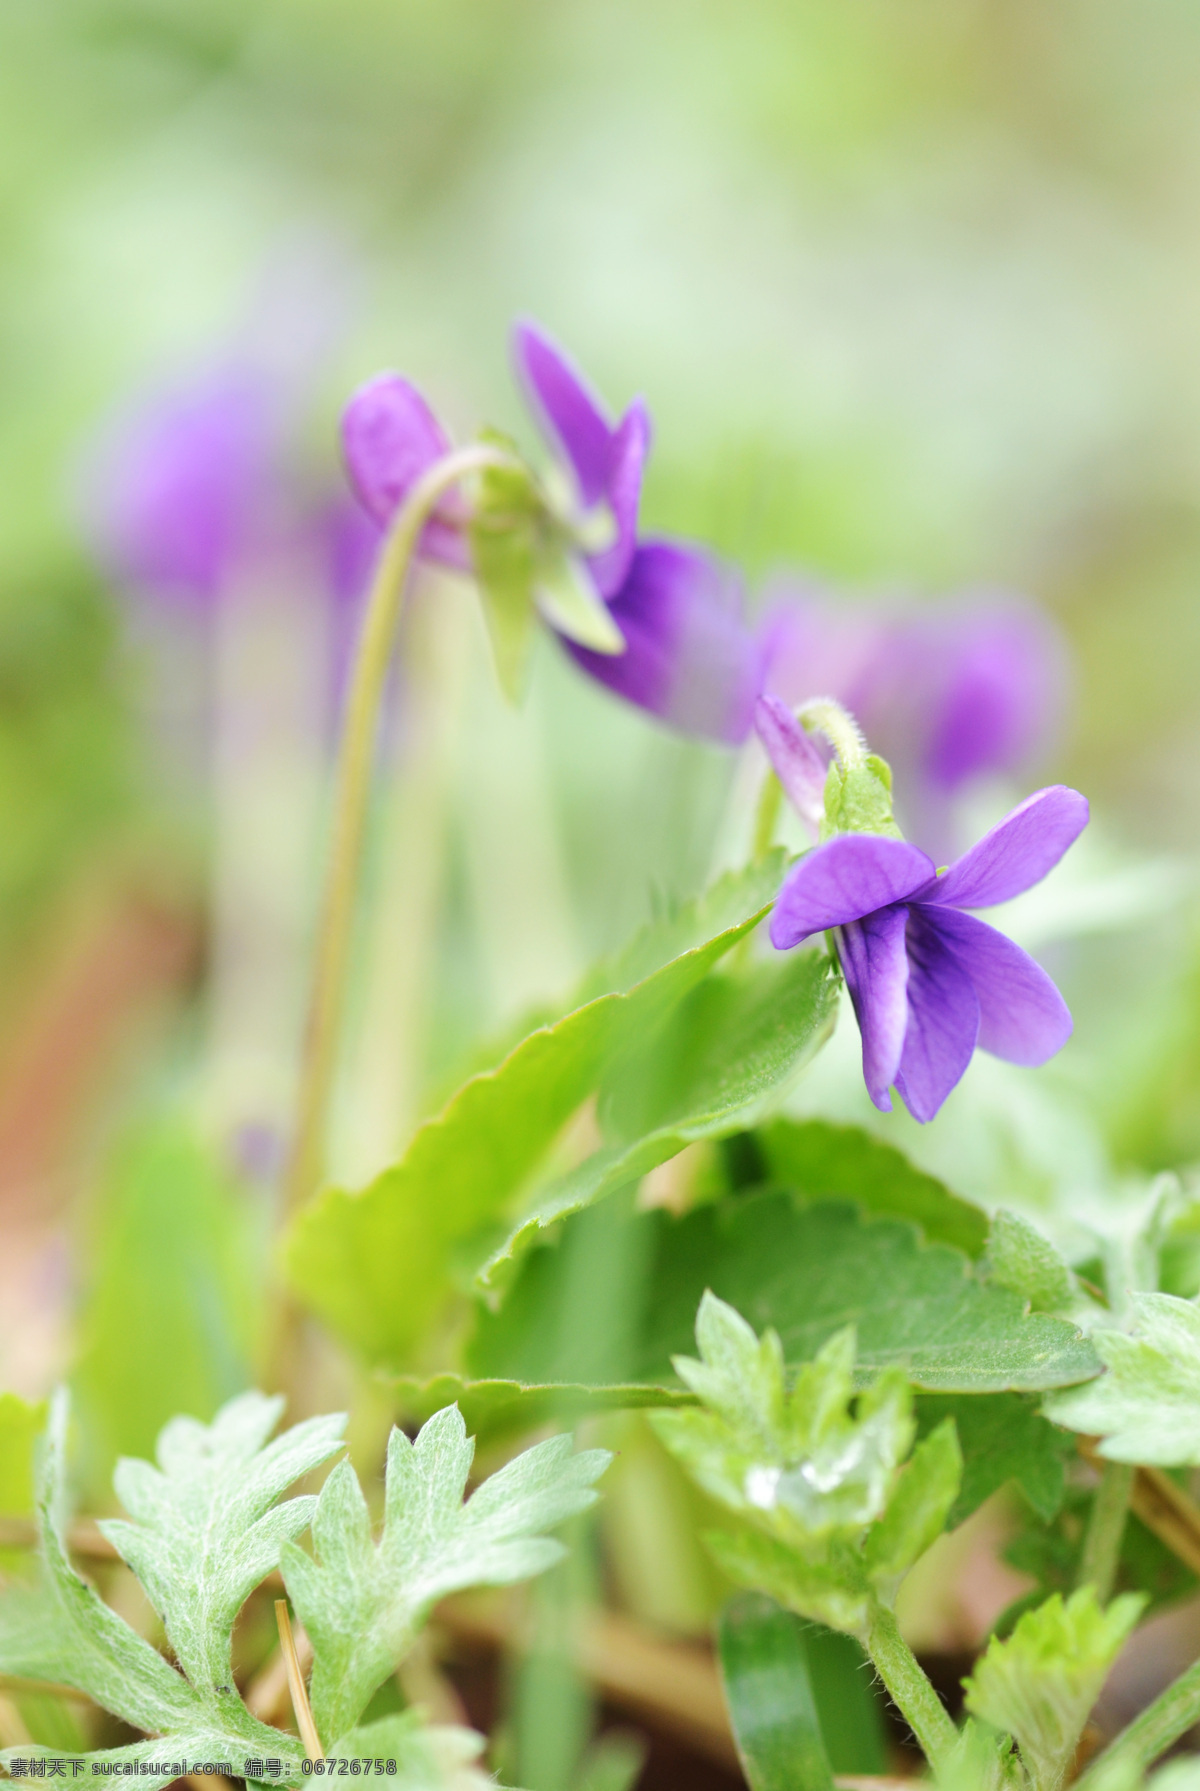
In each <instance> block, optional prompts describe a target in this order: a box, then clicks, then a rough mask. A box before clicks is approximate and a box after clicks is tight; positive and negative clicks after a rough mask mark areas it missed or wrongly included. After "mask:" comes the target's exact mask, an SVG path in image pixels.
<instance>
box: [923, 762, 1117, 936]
mask: <svg viewBox="0 0 1200 1791" xmlns="http://www.w3.org/2000/svg"><path fill="white" fill-rule="evenodd" d="M1087 822H1088V805H1087V798H1086V797H1084V796H1081V795H1080V794H1079V791H1078V790H1069V789H1068V788H1067V787H1066V785H1065V784H1051V785H1050V787H1049V789H1046V790H1037V791H1035V792H1034V794H1033V795H1032V796H1027V797H1026V799H1025V801H1024V802H1022V803H1021V804H1020V805H1019V807H1017V808H1014V809H1013V811H1012V813H1011V814H1009V815H1005V817H1004V819H1003V821H1001V822H999V823H998V824H997V825H996V826H995V827H993V828H992V830H991V832H990V833H985V834H984V836H983V838H982V839H981V840H980V841H979V844H978V845H977V846H972V847H971V850H970V851H969V852H964V853H963V855H962V857H961V858H960V859H959V860H958V861H957V863H955V864H952V865H951V866H950V869H949V870H948V871H947V872H946V874H945V876H944V877H938V878H937V879H936V881H935V882H933V883H931V884H930V885H929V887H928V889H923V890H921V891H919V898H918V899H919V900H920V901H922V902H931V903H937V904H938V905H939V906H941V905H944V904H952V905H953V906H954V907H956V908H990V907H992V906H993V905H994V904H995V903H996V902H1007V901H1010V900H1011V899H1012V897H1013V896H1018V895H1020V894H1021V893H1022V892H1023V891H1024V890H1026V889H1031V888H1032V887H1033V885H1034V884H1035V883H1040V882H1041V880H1042V878H1043V877H1044V876H1045V875H1046V873H1047V871H1052V870H1053V869H1054V866H1055V865H1056V864H1057V863H1058V861H1059V859H1060V858H1061V857H1062V855H1063V853H1064V852H1065V851H1066V850H1067V847H1068V846H1070V845H1073V844H1074V842H1075V841H1076V840H1077V839H1078V838H1079V835H1080V834H1081V833H1082V832H1083V830H1084V828H1085V827H1086V826H1087Z"/></svg>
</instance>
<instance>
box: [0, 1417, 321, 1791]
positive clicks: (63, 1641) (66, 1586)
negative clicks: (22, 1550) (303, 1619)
mask: <svg viewBox="0 0 1200 1791" xmlns="http://www.w3.org/2000/svg"><path fill="white" fill-rule="evenodd" d="M66 1425H67V1402H66V1398H65V1395H61V1394H60V1395H58V1396H56V1398H55V1399H54V1401H53V1402H52V1404H51V1408H50V1423H49V1428H48V1431H47V1435H46V1438H45V1440H44V1443H43V1447H42V1452H41V1464H40V1469H39V1484H38V1509H39V1522H40V1530H41V1539H42V1550H43V1557H44V1574H43V1579H42V1581H41V1583H40V1585H39V1586H37V1587H28V1586H22V1585H16V1586H11V1587H7V1588H5V1590H4V1591H3V1593H2V1594H0V1671H3V1672H7V1673H14V1674H19V1675H21V1676H22V1677H28V1678H35V1679H47V1680H53V1681H56V1682H57V1683H59V1684H61V1685H70V1686H74V1687H75V1688H76V1689H77V1690H79V1691H82V1692H85V1693H86V1694H87V1695H88V1697H90V1698H91V1699H93V1701H94V1702H95V1703H97V1704H100V1705H102V1706H103V1707H104V1708H105V1709H106V1710H110V1711H112V1713H113V1714H114V1715H115V1716H119V1717H121V1718H122V1719H123V1720H124V1721H125V1722H127V1723H129V1724H130V1725H131V1726H132V1727H134V1728H137V1729H142V1730H146V1731H149V1732H150V1733H151V1734H153V1735H155V1736H157V1737H159V1739H156V1740H151V1741H145V1742H136V1743H134V1744H132V1745H131V1746H129V1747H123V1748H114V1749H106V1750H102V1751H101V1752H99V1753H94V1754H86V1755H82V1756H69V1755H68V1756H63V1755H62V1754H61V1751H60V1750H59V1749H58V1748H53V1749H50V1748H46V1747H30V1746H29V1745H28V1744H26V1745H25V1746H24V1747H18V1748H10V1749H8V1750H6V1751H5V1752H3V1753H0V1763H3V1764H4V1765H5V1766H7V1767H10V1768H11V1763H12V1761H13V1759H14V1758H20V1757H32V1756H42V1757H44V1756H46V1755H47V1754H53V1755H55V1756H56V1757H67V1758H74V1757H78V1758H80V1759H81V1760H82V1761H83V1762H84V1770H85V1771H86V1770H87V1769H88V1763H90V1762H93V1761H94V1762H97V1763H101V1762H106V1761H107V1762H122V1761H137V1762H141V1761H163V1762H167V1763H172V1762H173V1763H174V1764H171V1765H170V1769H169V1770H166V1771H164V1772H162V1773H160V1774H154V1773H149V1774H145V1775H142V1774H139V1782H140V1783H141V1784H143V1785H145V1786H146V1787H147V1791H155V1788H156V1787H159V1786H162V1785H166V1784H168V1783H170V1781H171V1780H172V1779H174V1778H176V1777H179V1776H180V1767H179V1764H178V1763H179V1762H180V1761H183V1762H184V1763H185V1764H184V1767H183V1770H184V1771H191V1770H192V1768H193V1766H194V1765H195V1764H196V1763H197V1762H203V1761H210V1760H221V1761H226V1762H232V1763H233V1764H232V1770H233V1771H238V1770H240V1768H239V1767H238V1765H237V1762H238V1761H239V1760H240V1759H241V1757H242V1756H243V1755H244V1754H245V1753H247V1752H249V1753H254V1754H262V1753H264V1752H266V1753H267V1754H270V1755H274V1756H278V1757H280V1758H281V1759H282V1760H283V1762H284V1763H285V1766H286V1768H287V1773H288V1778H289V1781H291V1780H295V1782H297V1783H298V1782H299V1765H300V1763H299V1757H298V1756H297V1755H296V1754H295V1753H294V1752H293V1749H294V1747H295V1744H294V1742H293V1740H292V1738H291V1737H290V1736H285V1735H281V1734H280V1733H279V1731H278V1730H275V1729H269V1728H267V1727H266V1726H265V1725H264V1724H262V1723H260V1722H258V1721H256V1719H255V1718H254V1717H252V1716H251V1715H250V1713H249V1711H248V1710H247V1709H246V1708H245V1706H244V1705H243V1704H242V1702H241V1700H240V1698H238V1696H237V1694H236V1692H233V1691H232V1688H230V1690H229V1694H228V1696H224V1697H220V1698H214V1697H213V1696H211V1695H207V1696H206V1695H202V1693H201V1691H200V1690H198V1689H197V1688H196V1687H195V1686H193V1685H192V1684H191V1683H190V1682H189V1681H188V1680H187V1679H186V1678H185V1677H184V1676H183V1674H181V1673H178V1672H176V1671H175V1669H174V1668H173V1667H171V1666H169V1665H168V1663H167V1662H166V1661H165V1660H164V1659H163V1657H162V1655H161V1654H158V1653H157V1652H156V1651H155V1650H154V1649H153V1648H152V1647H151V1646H150V1644H149V1643H148V1642H145V1641H143V1639H142V1637H141V1636H139V1635H138V1634H137V1633H136V1631H135V1630H133V1629H132V1628H131V1627H130V1626H129V1624H128V1623H126V1621H125V1619H124V1618H123V1617H120V1616H118V1615H117V1613H116V1612H115V1611H113V1610H110V1609H109V1607H108V1606H107V1605H106V1604H104V1602H103V1601H102V1600H101V1599H100V1598H99V1597H98V1596H97V1594H96V1592H95V1591H94V1589H93V1588H92V1587H91V1586H89V1585H88V1584H87V1583H86V1581H84V1580H82V1579H81V1578H80V1577H79V1575H78V1574H77V1573H76V1572H75V1571H74V1569H73V1568H72V1567H71V1564H70V1562H69V1560H68V1559H67V1553H66V1546H65V1543H64V1540H63V1533H62V1527H61V1526H62V1509H63V1504H64V1493H65V1488H64V1456H65V1448H66Z"/></svg>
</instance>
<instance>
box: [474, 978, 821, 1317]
mask: <svg viewBox="0 0 1200 1791" xmlns="http://www.w3.org/2000/svg"><path fill="white" fill-rule="evenodd" d="M836 1007H837V984H836V979H835V976H834V972H833V969H832V966H831V964H830V962H829V959H828V958H827V957H826V956H825V955H824V953H823V952H816V951H810V952H797V953H795V954H793V955H790V956H787V957H781V958H780V959H777V960H776V961H774V962H768V963H767V964H764V965H761V966H758V967H757V968H756V969H755V970H753V971H752V972H750V973H748V974H744V975H741V976H728V975H717V976H711V977H709V978H708V979H707V980H706V981H705V982H703V983H701V984H700V986H699V987H698V988H696V989H694V990H693V991H692V993H691V994H690V995H689V996H688V997H687V998H686V1000H684V1001H683V1002H681V1003H680V1005H679V1007H678V1008H677V1009H676V1011H675V1012H674V1014H672V1016H671V1018H670V1020H669V1021H668V1022H667V1024H666V1026H665V1027H664V1028H663V1029H662V1030H661V1031H660V1032H659V1033H656V1034H655V1035H654V1036H653V1038H652V1039H651V1040H650V1041H649V1043H648V1045H647V1046H646V1048H645V1050H643V1051H639V1052H633V1053H630V1055H629V1056H628V1057H627V1058H625V1059H623V1060H622V1061H620V1062H619V1063H618V1064H617V1065H615V1066H614V1071H613V1073H612V1075H611V1076H610V1078H609V1080H608V1084H607V1086H606V1087H605V1088H604V1089H602V1091H601V1106H600V1117H601V1126H602V1130H603V1131H604V1133H605V1135H606V1137H607V1138H609V1139H610V1140H611V1142H607V1143H605V1144H604V1145H603V1146H602V1147H601V1149H599V1150H597V1151H594V1152H593V1153H592V1155H591V1156H590V1157H588V1158H587V1159H586V1161H585V1162H583V1163H581V1164H580V1165H579V1167H578V1168H577V1169H574V1170H572V1171H571V1172H570V1173H569V1174H567V1175H564V1176H562V1177H560V1178H559V1180H558V1181H556V1182H553V1183H551V1184H550V1186H549V1187H548V1188H547V1189H545V1191H544V1192H543V1193H542V1195H541V1196H540V1198H539V1199H538V1201H537V1203H536V1205H535V1206H534V1207H532V1208H531V1209H530V1210H529V1211H528V1212H527V1213H525V1215H524V1216H523V1217H522V1219H521V1221H520V1223H519V1224H518V1225H516V1226H515V1227H514V1228H513V1229H512V1231H510V1233H509V1235H508V1236H507V1237H506V1238H505V1240H504V1242H503V1243H502V1244H501V1246H500V1248H499V1249H498V1250H496V1251H495V1252H494V1253H493V1254H492V1255H491V1256H490V1257H489V1258H488V1260H487V1262H486V1263H485V1264H484V1265H483V1267H482V1269H481V1270H480V1274H479V1283H480V1285H481V1286H482V1287H483V1288H485V1289H490V1288H492V1287H494V1286H495V1285H496V1284H497V1283H498V1282H499V1283H500V1284H501V1285H502V1284H503V1282H504V1281H505V1280H507V1279H509V1278H511V1275H512V1273H513V1272H514V1258H516V1257H518V1256H520V1255H521V1254H523V1253H524V1251H525V1250H527V1249H528V1248H529V1247H530V1246H531V1244H532V1243H533V1242H534V1241H535V1239H536V1237H537V1234H538V1233H539V1232H541V1231H544V1230H546V1229H547V1228H548V1227H549V1226H551V1225H554V1224H555V1223H557V1222H558V1221H559V1220H561V1219H563V1218H564V1217H566V1216H567V1215H568V1214H570V1213H575V1212H578V1211H580V1209H581V1208H583V1207H586V1206H589V1205H591V1204H592V1202H593V1201H596V1200H599V1199H601V1198H602V1197H603V1196H604V1195H606V1194H611V1193H612V1192H614V1190H616V1189H617V1188H622V1187H625V1186H626V1185H627V1184H628V1183H630V1182H633V1181H636V1180H637V1179H638V1178H640V1177H641V1176H643V1175H645V1174H646V1173H647V1172H648V1171H649V1170H651V1169H654V1168H656V1167H657V1166H658V1164H660V1163H665V1162H666V1161H667V1160H668V1159H669V1158H671V1157H674V1156H678V1154H679V1152H680V1151H681V1150H683V1149H685V1148H686V1146H687V1145H689V1144H696V1143H698V1142H700V1141H701V1140H702V1139H706V1138H722V1137H727V1136H728V1135H729V1134H730V1133H732V1132H738V1131H741V1130H742V1129H743V1128H744V1127H746V1126H748V1125H754V1124H755V1123H756V1122H757V1120H758V1119H759V1117H760V1116H761V1115H762V1113H763V1112H764V1110H769V1109H770V1108H771V1107H772V1106H773V1105H775V1104H777V1103H778V1101H779V1100H780V1099H781V1097H782V1095H783V1093H784V1092H785V1091H786V1088H787V1085H788V1084H789V1082H790V1081H791V1080H792V1079H793V1078H794V1077H795V1076H796V1075H797V1074H798V1073H799V1071H800V1070H801V1069H802V1068H803V1067H804V1065H805V1064H806V1063H807V1062H808V1061H809V1060H810V1059H811V1058H812V1056H813V1055H814V1053H815V1052H816V1051H817V1050H818V1049H819V1048H820V1046H821V1045H822V1044H823V1043H824V1041H825V1039H826V1038H827V1037H828V1036H829V1033H830V1030H831V1029H832V1026H833V1020H834V1016H835V1013H836Z"/></svg>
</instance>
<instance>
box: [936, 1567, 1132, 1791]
mask: <svg viewBox="0 0 1200 1791" xmlns="http://www.w3.org/2000/svg"><path fill="white" fill-rule="evenodd" d="M1144 1603H1145V1600H1144V1599H1142V1598H1140V1597H1138V1596H1137V1595H1136V1594H1134V1593H1126V1594H1124V1596H1122V1597H1120V1598H1115V1599H1114V1600H1113V1602H1112V1603H1111V1604H1110V1605H1109V1606H1108V1608H1107V1609H1106V1610H1102V1609H1101V1608H1100V1606H1099V1604H1098V1603H1097V1601H1096V1594H1095V1592H1094V1590H1093V1588H1092V1587H1091V1586H1084V1587H1082V1588H1081V1589H1080V1590H1079V1591H1078V1592H1076V1593H1074V1594H1073V1595H1072V1596H1071V1598H1069V1599H1068V1600H1067V1602H1066V1604H1064V1603H1063V1601H1062V1598H1061V1597H1060V1596H1059V1595H1058V1593H1055V1594H1054V1596H1053V1597H1052V1598H1048V1599H1047V1600H1046V1602H1045V1604H1043V1605H1040V1606H1039V1607H1038V1609H1037V1610H1036V1611H1027V1612H1026V1614H1025V1616H1023V1617H1022V1618H1021V1620H1020V1622H1019V1623H1018V1624H1017V1626H1016V1628H1015V1629H1014V1630H1013V1633H1012V1635H1011V1636H1009V1637H1008V1638H1007V1640H1005V1641H1000V1640H998V1639H995V1638H993V1640H992V1641H991V1642H990V1643H989V1645H988V1649H987V1653H986V1654H984V1655H983V1657H982V1659H980V1660H978V1661H977V1662H976V1663H975V1670H974V1672H973V1673H972V1674H971V1677H970V1678H969V1679H966V1680H964V1681H963V1685H964V1688H965V1692H966V1705H967V1709H968V1710H970V1711H971V1712H972V1714H973V1715H975V1716H978V1717H982V1718H983V1720H984V1721H985V1722H988V1723H991V1724H992V1726H993V1727H994V1728H996V1729H1000V1730H1003V1731H1004V1732H1005V1733H1007V1734H1009V1735H1011V1736H1013V1738H1014V1739H1015V1741H1016V1743H1017V1745H1018V1747H1019V1748H1020V1750H1021V1757H1022V1759H1023V1760H1024V1762H1025V1766H1026V1768H1027V1769H1028V1771H1029V1774H1030V1777H1031V1779H1032V1781H1033V1786H1034V1791H1055V1788H1056V1787H1057V1786H1058V1785H1060V1784H1061V1782H1062V1778H1063V1774H1064V1773H1065V1771H1066V1769H1067V1767H1068V1766H1069V1764H1070V1762H1071V1758H1072V1756H1073V1754H1074V1752H1075V1748H1076V1746H1077V1745H1078V1742H1079V1737H1080V1736H1081V1735H1082V1733H1083V1726H1084V1724H1085V1723H1086V1721H1087V1719H1088V1716H1089V1715H1090V1713H1091V1709H1092V1706H1093V1705H1094V1704H1095V1702H1096V1699H1097V1698H1098V1697H1099V1695H1100V1688H1101V1686H1102V1685H1103V1684H1104V1681H1105V1679H1106V1678H1107V1677H1108V1672H1109V1669H1110V1667H1111V1666H1112V1664H1113V1662H1114V1661H1115V1660H1116V1658H1117V1655H1118V1654H1119V1653H1120V1651H1121V1649H1122V1647H1123V1646H1124V1644H1125V1642H1126V1640H1127V1638H1128V1637H1129V1635H1130V1633H1131V1631H1132V1630H1133V1627H1134V1625H1135V1624H1136V1623H1137V1620H1138V1617H1139V1616H1140V1615H1141V1611H1142V1606H1143V1604H1144Z"/></svg>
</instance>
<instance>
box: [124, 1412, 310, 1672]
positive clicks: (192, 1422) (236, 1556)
mask: <svg viewBox="0 0 1200 1791" xmlns="http://www.w3.org/2000/svg"><path fill="white" fill-rule="evenodd" d="M283 1405H284V1402H283V1400H282V1398H274V1399H268V1398H267V1397H266V1396H265V1394H262V1393H243V1394H240V1395H239V1397H238V1398H237V1399H232V1400H230V1401H229V1403H228V1405H225V1406H222V1408H221V1410H220V1411H219V1412H218V1413H217V1415H216V1417H215V1418H214V1419H213V1422H212V1423H211V1425H205V1424H201V1423H199V1422H198V1421H197V1420H196V1419H195V1418H173V1419H172V1420H171V1422H170V1423H169V1424H168V1425H167V1426H166V1428H165V1429H164V1430H163V1432H162V1434H161V1436H160V1437H159V1439H158V1447H157V1450H156V1454H157V1457H158V1467H157V1468H154V1467H152V1466H151V1464H150V1463H149V1462H147V1461H136V1460H133V1459H132V1458H130V1457H125V1458H124V1459H123V1460H121V1461H120V1462H118V1464H117V1471H116V1474H115V1476H114V1481H113V1484H114V1486H115V1487H116V1491H117V1496H118V1498H119V1499H120V1500H121V1503H122V1504H123V1505H124V1507H125V1509H126V1510H127V1511H128V1512H129V1514H130V1518H131V1519H132V1521H131V1522H130V1521H126V1520H125V1519H123V1518H112V1519H108V1520H106V1521H104V1522H102V1523H101V1525H100V1528H101V1530H102V1531H103V1532H104V1535H105V1536H106V1537H107V1538H108V1540H109V1541H110V1542H111V1543H112V1545H113V1547H114V1548H115V1549H116V1550H117V1552H118V1554H120V1556H121V1557H122V1559H123V1560H124V1561H126V1562H127V1563H128V1565H129V1566H130V1567H132V1569H133V1571H134V1572H135V1573H136V1574H137V1576H138V1579H139V1580H140V1581H141V1582H142V1585H143V1587H144V1588H145V1591H146V1594H147V1596H148V1598H149V1599H150V1602H151V1604H152V1605H153V1606H154V1608H155V1610H156V1611H157V1612H158V1614H159V1616H160V1617H161V1618H162V1620H163V1625H164V1627H165V1629H166V1632H167V1639H168V1641H169V1642H170V1644H171V1647H172V1649H173V1650H174V1653H175V1658H176V1659H177V1660H178V1662H179V1664H180V1666H181V1667H182V1668H183V1670H184V1672H185V1673H186V1674H187V1676H188V1678H189V1679H190V1681H191V1683H192V1685H193V1686H194V1687H195V1688H196V1690H197V1691H198V1692H200V1693H201V1694H202V1695H211V1696H213V1697H214V1698H219V1697H227V1696H230V1695H233V1694H232V1680H233V1669H232V1666H231V1663H230V1647H231V1642H230V1637H231V1634H232V1631H233V1624H234V1619H235V1618H236V1617H237V1614H238V1612H239V1610H240V1609H241V1607H242V1605H243V1604H244V1603H245V1601H246V1599H247V1597H248V1596H249V1594H250V1593H251V1592H252V1591H253V1590H254V1587H255V1586H257V1585H258V1584H259V1583H260V1582H261V1581H262V1580H264V1579H265V1578H266V1576H267V1574H268V1573H271V1572H273V1571H274V1569H275V1568H276V1567H277V1566H278V1565H279V1551H280V1548H281V1546H282V1544H283V1543H284V1542H285V1541H288V1540H290V1539H291V1538H293V1537H295V1536H298V1535H299V1533H300V1531H301V1530H304V1529H307V1528H308V1524H309V1520H310V1518H311V1516H312V1513H313V1509H314V1507H315V1505H316V1499H315V1498H314V1497H312V1496H311V1495H307V1496H305V1497H303V1498H298V1499H289V1500H287V1501H286V1502H285V1503H283V1504H277V1503H276V1501H277V1500H278V1499H279V1497H280V1495H281V1494H282V1493H283V1492H285V1491H286V1490H287V1488H288V1487H289V1486H291V1485H292V1484H293V1483H294V1482H295V1481H296V1480H299V1479H300V1478H301V1476H302V1475H304V1474H307V1473H309V1472H310V1470H311V1469H313V1468H316V1467H319V1466H320V1465H321V1463H322V1462H325V1461H328V1460H329V1458H330V1456H331V1455H334V1454H336V1453H337V1451H338V1450H339V1449H340V1448H341V1447H342V1432H343V1430H344V1429H345V1423H346V1420H345V1416H344V1414H335V1415H333V1416H332V1417H321V1418H309V1419H306V1420H305V1421H304V1423H302V1424H296V1425H294V1426H293V1427H292V1429H291V1430H287V1431H285V1432H284V1433H283V1435H282V1436H280V1437H277V1438H276V1439H275V1441H274V1442H272V1443H268V1442H267V1438H268V1437H269V1436H270V1434H271V1432H272V1431H273V1430H274V1428H275V1426H276V1424H277V1423H278V1422H279V1418H280V1414H281V1413H282V1411H283Z"/></svg>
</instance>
